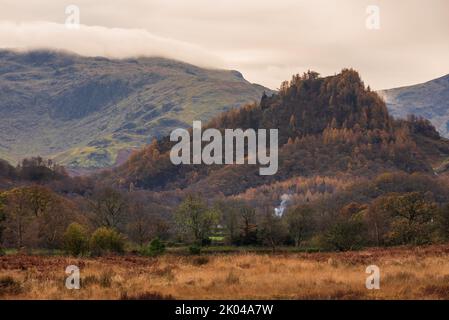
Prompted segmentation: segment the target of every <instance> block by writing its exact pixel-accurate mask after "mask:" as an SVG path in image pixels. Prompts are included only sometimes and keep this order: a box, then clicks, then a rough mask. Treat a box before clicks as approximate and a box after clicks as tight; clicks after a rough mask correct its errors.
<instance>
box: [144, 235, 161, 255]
mask: <svg viewBox="0 0 449 320" xmlns="http://www.w3.org/2000/svg"><path fill="white" fill-rule="evenodd" d="M164 252H165V245H164V244H163V243H162V241H161V240H159V238H156V239H153V240H152V241H151V242H150V244H148V245H146V246H145V247H143V248H142V250H141V254H142V255H144V256H148V257H156V256H160V255H162V254H164Z"/></svg>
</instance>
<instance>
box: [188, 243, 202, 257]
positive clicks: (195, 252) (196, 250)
mask: <svg viewBox="0 0 449 320" xmlns="http://www.w3.org/2000/svg"><path fill="white" fill-rule="evenodd" d="M189 252H190V254H193V255H198V254H201V247H200V246H198V245H196V244H194V245H191V246H190V247H189Z"/></svg>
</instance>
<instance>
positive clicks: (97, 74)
mask: <svg viewBox="0 0 449 320" xmlns="http://www.w3.org/2000/svg"><path fill="white" fill-rule="evenodd" d="M0 66H1V68H0V98H1V99H0V158H3V159H6V160H8V161H10V162H12V163H16V162H17V161H18V160H19V159H21V158H24V157H27V156H31V155H41V156H44V157H50V158H54V159H55V160H56V161H57V162H59V163H61V164H63V165H65V166H67V167H68V168H69V169H71V170H80V169H86V168H103V167H108V166H112V165H114V164H115V163H116V161H117V160H118V162H121V161H124V160H125V159H126V157H127V155H128V154H129V152H130V150H133V149H135V148H139V147H141V146H142V145H143V144H146V143H149V142H150V141H151V140H152V139H153V138H155V137H160V136H164V135H166V134H167V133H169V132H170V131H171V130H172V129H173V128H176V127H188V126H189V125H191V123H192V120H194V119H195V120H208V119H210V118H212V117H213V116H215V115H217V114H219V113H221V112H222V111H225V110H229V109H232V108H235V107H239V106H241V105H243V104H245V103H248V102H252V101H258V100H260V97H261V96H262V94H263V91H264V90H265V91H267V92H270V90H269V89H266V88H264V87H262V86H259V85H255V84H251V83H249V82H248V81H246V80H245V79H244V78H243V76H242V75H241V74H240V73H239V72H237V71H224V70H210V69H202V68H199V67H195V66H192V65H189V64H186V63H182V62H178V61H173V60H167V59H163V58H136V59H126V60H111V59H106V58H103V57H101V58H100V57H81V56H77V55H73V54H68V53H61V52H51V51H32V52H27V53H17V52H12V51H5V50H3V51H0Z"/></svg>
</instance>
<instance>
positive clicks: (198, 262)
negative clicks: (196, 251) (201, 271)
mask: <svg viewBox="0 0 449 320" xmlns="http://www.w3.org/2000/svg"><path fill="white" fill-rule="evenodd" d="M192 263H193V265H194V266H203V265H205V264H208V263H209V258H207V257H197V258H195V259H193V261H192Z"/></svg>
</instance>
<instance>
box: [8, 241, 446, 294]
mask: <svg viewBox="0 0 449 320" xmlns="http://www.w3.org/2000/svg"><path fill="white" fill-rule="evenodd" d="M71 264H74V265H77V266H79V267H80V269H81V289H80V290H68V289H66V288H65V277H66V274H65V268H66V266H68V265H71ZM371 264H374V265H377V266H379V267H380V270H381V288H380V290H367V289H366V288H365V280H366V277H367V276H368V275H367V274H366V273H365V269H366V267H367V266H368V265H371ZM170 298H174V299H449V246H431V247H423V248H392V249H372V250H365V251H360V252H349V253H314V254H312V253H311V254H285V255H257V254H232V255H215V256H201V257H183V256H173V255H167V256H164V257H161V258H141V257H134V256H124V257H103V258H97V259H76V258H65V257H38V256H5V257H0V299H170Z"/></svg>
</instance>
